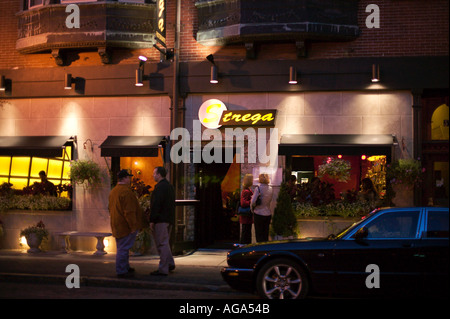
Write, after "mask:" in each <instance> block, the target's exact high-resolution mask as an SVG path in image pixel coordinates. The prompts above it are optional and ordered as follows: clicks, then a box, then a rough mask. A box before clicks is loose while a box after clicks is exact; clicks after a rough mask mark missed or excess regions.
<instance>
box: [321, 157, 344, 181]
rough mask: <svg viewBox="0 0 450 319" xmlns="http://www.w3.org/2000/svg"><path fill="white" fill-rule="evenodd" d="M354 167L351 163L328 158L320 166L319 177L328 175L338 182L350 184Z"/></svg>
mask: <svg viewBox="0 0 450 319" xmlns="http://www.w3.org/2000/svg"><path fill="white" fill-rule="evenodd" d="M351 169H352V166H351V164H350V162H349V161H346V160H343V159H339V158H338V159H335V158H332V157H328V158H327V159H326V160H324V162H323V164H322V165H319V174H318V175H319V177H323V176H325V175H328V176H329V177H330V178H332V179H335V180H337V181H338V182H348V180H349V179H350V170H351Z"/></svg>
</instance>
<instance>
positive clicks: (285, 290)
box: [256, 259, 309, 299]
mask: <svg viewBox="0 0 450 319" xmlns="http://www.w3.org/2000/svg"><path fill="white" fill-rule="evenodd" d="M256 285H257V286H256V289H257V291H258V294H259V295H260V296H261V297H262V298H267V299H300V298H305V297H306V294H307V293H308V286H309V284H308V278H307V276H306V273H305V271H304V270H303V268H302V267H301V266H300V265H298V264H297V263H295V262H293V261H291V260H289V259H275V260H272V261H270V262H268V263H267V264H266V265H264V266H263V267H262V268H261V269H260V271H259V272H258V276H257V279H256Z"/></svg>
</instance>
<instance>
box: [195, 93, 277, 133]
mask: <svg viewBox="0 0 450 319" xmlns="http://www.w3.org/2000/svg"><path fill="white" fill-rule="evenodd" d="M276 113H277V110H240V111H230V110H228V109H227V107H226V106H225V104H224V103H223V102H222V101H220V100H216V99H211V100H207V101H205V102H204V103H203V104H202V105H201V106H200V109H199V111H198V117H199V119H200V122H201V123H202V124H203V126H205V127H207V128H210V129H215V128H219V127H221V126H222V125H223V126H274V125H275V116H276Z"/></svg>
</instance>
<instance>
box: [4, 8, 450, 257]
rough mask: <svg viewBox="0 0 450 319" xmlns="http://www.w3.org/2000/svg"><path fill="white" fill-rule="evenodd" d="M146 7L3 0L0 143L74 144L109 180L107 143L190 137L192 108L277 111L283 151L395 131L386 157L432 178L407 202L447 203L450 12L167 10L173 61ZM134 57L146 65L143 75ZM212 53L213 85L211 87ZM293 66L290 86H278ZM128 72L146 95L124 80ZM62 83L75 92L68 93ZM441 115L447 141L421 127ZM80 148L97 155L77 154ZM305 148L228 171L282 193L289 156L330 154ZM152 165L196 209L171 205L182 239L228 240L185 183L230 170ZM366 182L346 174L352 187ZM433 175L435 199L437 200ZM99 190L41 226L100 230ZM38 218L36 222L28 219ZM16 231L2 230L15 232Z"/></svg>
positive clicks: (78, 195) (200, 242)
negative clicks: (375, 76)
mask: <svg viewBox="0 0 450 319" xmlns="http://www.w3.org/2000/svg"><path fill="white" fill-rule="evenodd" d="M157 2H159V1H147V0H146V1H139V0H136V1H132V0H127V1H120V0H119V1H60V0H43V1H28V0H4V1H1V2H0V26H1V33H0V43H1V45H0V76H2V78H3V81H2V83H3V84H2V85H3V86H4V91H0V136H4V137H10V136H69V137H76V140H77V142H76V143H75V145H74V154H73V159H92V160H94V161H95V162H97V163H98V164H99V165H100V166H101V167H102V168H103V169H104V170H105V171H108V170H113V171H116V170H117V169H118V168H119V167H120V168H124V165H125V164H124V162H120V158H124V157H131V158H134V157H133V156H130V154H122V155H121V154H119V155H118V156H103V155H102V149H101V147H100V146H101V145H102V143H104V141H105V140H106V139H107V138H108V137H109V136H147V137H149V136H161V137H168V136H170V133H171V131H172V129H173V128H175V127H182V128H186V129H187V130H188V131H189V132H190V133H191V136H192V134H193V129H194V121H195V120H198V111H199V108H200V106H201V105H202V104H203V103H204V102H205V101H208V100H210V99H219V100H220V101H222V102H223V103H224V104H225V105H226V106H227V108H228V109H229V110H238V111H258V110H269V109H275V110H277V119H276V123H275V126H274V128H276V129H277V130H278V135H277V136H270V139H275V140H276V141H277V143H278V144H279V145H281V146H283V136H287V135H297V136H300V137H302V136H303V137H305V136H311V135H323V136H325V137H327V136H328V137H330V136H337V135H343V134H345V135H347V136H351V137H355V136H364V135H366V136H369V135H377V136H382V135H392V136H393V137H394V139H393V141H392V145H388V146H386V145H383V147H386V149H392V152H390V151H386V154H382V155H386V156H387V158H388V159H389V160H394V159H397V158H408V157H411V158H418V157H421V158H422V159H423V161H424V162H423V165H424V166H425V167H426V168H427V177H426V183H427V187H424V188H423V190H421V191H418V193H417V194H416V196H415V204H424V205H425V204H427V203H428V202H429V201H430V198H431V201H435V202H436V201H437V203H440V202H442V203H444V204H445V203H447V205H448V177H445V178H444V176H448V164H447V166H445V164H443V163H444V162H448V47H449V43H448V29H449V25H448V22H449V19H448V1H431V2H430V1H417V0H400V1H399V0H395V1H393V0H379V1H376V2H374V1H363V0H361V1H355V0H341V1H322V2H321V1H316V0H308V1H302V2H301V6H299V5H298V1H292V0H285V1H281V2H280V1H268V0H266V1H251V0H197V1H196V0H189V1H175V0H167V1H165V13H166V16H165V17H166V21H165V30H166V47H167V48H168V49H172V48H173V49H175V56H174V57H173V58H172V57H169V56H168V58H169V59H165V56H164V55H162V54H161V53H160V52H159V51H158V50H157V49H156V48H155V47H154V45H155V44H156V45H157V46H158V47H159V48H160V49H161V48H162V50H163V51H164V48H163V47H162V45H161V44H159V43H157V42H156V41H155V39H154V36H155V32H156V29H157V27H158V24H157V21H156V20H157V19H156V14H157V10H158V7H157V5H158V4H157ZM70 3H75V4H77V6H78V7H79V9H80V11H79V13H80V15H79V21H80V28H71V29H69V28H67V27H65V21H66V20H65V18H67V16H69V15H70V14H71V12H65V11H64V9H65V8H66V7H67V5H68V4H70ZM33 4H36V5H35V6H33ZM41 4H42V5H41ZM370 4H376V6H377V8H378V10H379V11H378V13H379V15H378V16H376V17H375V18H376V19H378V18H379V27H376V28H369V27H368V26H367V23H366V22H367V19H368V18H370V16H371V15H373V14H376V13H377V12H375V11H373V10H369V9H368V8H369V5H370ZM372 17H374V16H372ZM177 18H178V20H177ZM140 55H145V56H146V57H147V58H148V60H147V62H146V63H145V64H143V63H141V66H140V63H139V59H138V57H139V56H140ZM209 55H212V56H213V59H214V65H215V67H216V68H217V69H216V70H217V71H218V81H219V83H218V84H211V83H210V81H209V80H210V76H211V74H210V72H211V67H212V65H213V64H212V63H211V62H210V61H208V60H207V59H206V57H207V56H209ZM373 65H375V66H376V67H378V68H379V70H380V76H381V79H380V82H378V83H376V84H373V83H371V81H370V80H371V75H372V66H373ZM291 67H293V68H294V70H296V74H297V77H298V84H297V85H289V84H288V78H289V70H290V68H291ZM138 68H142V70H143V73H142V74H143V81H142V82H143V86H141V87H138V86H136V85H135V84H136V80H137V79H136V69H138ZM67 74H70V75H71V78H72V89H71V90H66V89H64V79H65V76H66V75H67ZM442 105H444V106H445V105H446V106H447V109H446V110H447V111H446V112H447V113H446V114H447V115H446V116H447V118H446V119H445V115H444V119H443V123H442V125H441V126H439V129H442V130H443V131H444V133H443V135H442V136H439V137H437V138H436V139H434V138H433V137H432V136H431V131H432V128H431V126H432V124H431V118H432V116H433V114H434V112H435V110H436V109H437V108H438V107H440V106H442ZM444 113H445V112H444ZM202 131H204V128H202ZM445 132H446V133H445ZM222 133H223V131H222ZM267 134H268V137H269V133H267ZM88 140H90V141H91V143H92V145H93V147H92V148H89V147H87V148H84V147H83V143H85V142H86V141H88ZM204 144H205V141H203V145H204ZM285 146H286V147H288V146H289V145H285ZM341 146H342V150H343V151H342V154H343V155H344V156H356V155H360V154H359V153H358V154H356V153H354V151H353V150H354V147H355V145H352V148H348V147H347V146H345V145H341ZM326 147H327V146H326V145H325V144H324V145H322V148H324V149H326ZM358 147H360V148H359V149H362V147H361V145H356V148H358ZM168 150H169V149H167V152H168ZM297 150H299V151H297ZM372 150H374V152H375V149H374V148H372ZM376 150H377V151H378V149H376ZM247 151H248V150H247V149H246V150H245V152H247ZM364 151H367V149H364ZM167 152H166V153H167ZM308 152H310V153H308ZM315 152H316V151H315V150H313V149H312V148H311V147H310V146H308V145H306V144H305V145H304V146H302V145H300V146H299V145H297V144H296V145H295V146H292V147H291V149H290V150H289V151H287V153H285V154H278V155H279V156H278V163H277V164H276V167H268V166H267V165H265V164H264V165H261V164H260V163H242V164H241V165H240V166H239V169H238V170H239V174H240V175H242V176H243V175H244V174H245V173H254V174H258V173H259V172H262V171H270V172H271V177H272V180H273V182H274V186H275V187H277V186H278V185H279V183H280V182H281V180H283V179H285V178H286V176H289V174H290V173H291V171H295V170H298V171H301V170H300V169H299V168H297V169H296V168H295V167H294V166H295V160H293V158H295V157H298V156H300V157H304V156H308V155H311V156H313V155H314V156H324V155H326V154H319V153H317V154H316V153H315ZM346 152H347V153H346ZM368 152H369V153H370V149H369V150H368ZM313 153H314V154H313ZM369 153H367V154H369ZM375 153H376V152H375ZM375 153H373V155H378V154H375ZM388 153H389V154H388ZM330 155H338V154H330ZM339 155H341V154H339ZM246 156H248V154H247V153H245V154H244V157H246ZM163 157H164V156H163ZM161 160H163V161H164V162H165V165H167V167H168V168H170V173H171V181H172V182H173V183H174V184H176V186H177V193H178V195H177V198H179V199H200V201H201V204H200V206H183V208H180V211H179V212H178V215H177V216H178V217H177V231H176V237H177V238H176V239H177V241H179V242H194V243H195V245H197V246H205V245H208V244H211V243H213V242H215V241H220V240H231V239H230V238H226V234H227V233H229V229H228V228H225V229H219V230H217V229H218V225H219V224H227V221H226V220H225V219H223V220H222V219H221V217H220V218H219V217H218V216H210V214H209V213H208V211H211V210H217V209H219V210H220V209H221V208H220V205H219V208H217V207H216V206H217V204H216V203H213V202H211V200H210V201H208V200H206V198H205V195H204V194H209V192H210V190H209V189H198V185H196V187H195V188H194V187H193V185H192V184H189V183H185V182H184V181H185V180H187V179H189V178H191V177H192V176H195V175H196V174H199V172H203V171H204V172H206V171H209V170H210V169H212V170H216V171H224V172H225V173H223V174H224V175H225V174H226V172H227V170H230V168H229V167H228V166H227V167H225V166H223V167H220V165H219V166H217V167H215V166H214V165H212V166H209V168H208V166H207V165H205V164H204V163H203V164H198V165H197V164H189V165H174V164H171V161H170V159H168V156H167V154H166V156H165V157H164V158H162V159H161ZM134 162H135V163H137V162H138V161H137V160H136V161H134ZM136 165H137V164H136ZM126 168H129V167H126ZM131 169H132V170H135V171H138V169H137V168H135V167H134V168H131ZM139 171H141V170H139ZM142 172H143V173H142V174H143V175H140V177H142V178H143V179H145V178H146V177H145V176H144V175H145V174H146V172H144V171H142ZM147 174H148V172H147ZM205 174H206V173H205ZM222 177H223V176H222ZM362 177H363V176H360V175H355V180H354V181H353V182H354V185H352V187H354V188H358V187H359V179H360V178H362ZM3 178H6V177H5V176H3ZM30 178H31V177H30ZM441 180H442V183H443V185H444V187H445V188H446V190H445V192H444V194H443V195H442V194H441V193H439V194H440V195H439V196H437V192H438V191H437V190H435V189H436V187H435V186H436V183H437V182H439V183H441ZM109 181H110V178H109V176H108V175H106V177H105V179H104V184H103V185H102V186H101V187H99V189H97V191H96V192H86V191H85V189H83V187H82V186H77V187H76V189H75V195H74V206H73V210H72V212H71V213H70V216H69V217H68V218H67V219H66V220H65V221H64V222H61V223H59V224H58V222H54V223H53V222H50V221H49V223H50V226H49V227H50V228H51V230H54V231H61V230H75V229H76V230H86V231H108V230H109V221H108V218H109V217H108V211H107V196H108V193H109V190H110V183H109ZM238 184H239V182H238ZM439 185H440V184H439ZM234 186H236V185H234ZM202 192H203V193H202ZM202 194H203V195H202ZM202 196H203V197H202ZM206 197H208V196H206ZM219 197H220V196H218V197H217V198H215V199H216V200H220V198H219ZM436 197H439V198H436ZM194 207H195V208H194ZM41 217H42V216H40V217H39V218H41ZM37 218H38V217H34V216H32V214H31V216H30V217H29V220H34V219H37ZM42 218H46V217H42ZM52 223H53V224H52ZM21 227H22V225H19V224H15V225H14V226H11V232H14V234H15V233H17V232H18V231H19V228H21ZM227 227H228V226H227ZM6 246H8V247H15V244H14V243H13V242H12V240H11V241H8V243H7V244H6ZM112 249H114V248H112Z"/></svg>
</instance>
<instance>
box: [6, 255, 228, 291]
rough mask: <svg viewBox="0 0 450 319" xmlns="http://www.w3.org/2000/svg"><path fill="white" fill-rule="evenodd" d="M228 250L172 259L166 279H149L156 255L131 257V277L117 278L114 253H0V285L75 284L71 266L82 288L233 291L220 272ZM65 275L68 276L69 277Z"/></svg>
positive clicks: (157, 258)
mask: <svg viewBox="0 0 450 319" xmlns="http://www.w3.org/2000/svg"><path fill="white" fill-rule="evenodd" d="M227 252H228V250H222V249H200V250H196V251H193V252H191V253H188V254H186V255H182V256H174V259H175V264H176V269H175V270H174V271H173V272H172V273H170V274H169V275H168V276H167V277H160V276H151V275H150V272H152V271H154V270H156V269H157V268H158V263H159V256H154V255H153V256H152V255H150V256H148V255H145V256H136V257H134V256H132V257H130V266H131V267H133V268H135V270H136V272H135V276H134V278H127V279H122V278H117V276H116V272H115V254H114V253H108V254H106V255H103V256H94V255H92V252H71V253H68V254H67V253H61V252H54V251H47V252H41V253H34V254H30V253H27V252H26V251H24V250H0V282H21V283H42V284H49V283H56V284H62V285H65V284H66V280H67V281H69V282H72V283H73V282H74V279H73V276H71V275H72V274H75V273H74V270H73V269H74V268H73V266H69V268H68V269H67V270H66V268H67V266H68V265H76V266H78V269H79V278H80V285H81V286H97V287H114V288H146V289H164V290H186V291H204V292H208V291H209V292H232V291H233V290H232V289H231V288H230V287H229V286H228V285H227V284H226V283H225V282H224V281H223V279H222V276H221V274H220V269H221V268H222V267H224V266H226V257H227ZM68 276H71V277H69V278H68Z"/></svg>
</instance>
